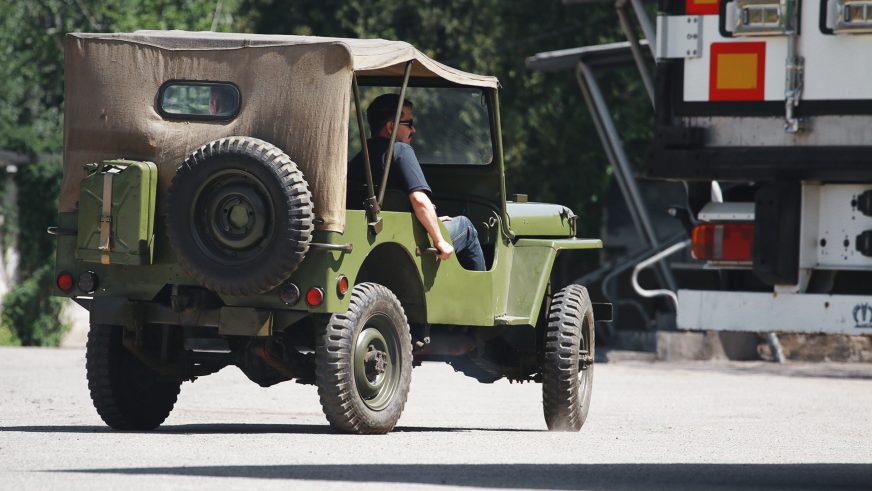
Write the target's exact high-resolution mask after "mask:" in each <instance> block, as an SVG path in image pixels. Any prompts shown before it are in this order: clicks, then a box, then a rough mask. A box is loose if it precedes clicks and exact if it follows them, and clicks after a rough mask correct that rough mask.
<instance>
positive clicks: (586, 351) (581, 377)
mask: <svg viewBox="0 0 872 491" xmlns="http://www.w3.org/2000/svg"><path fill="white" fill-rule="evenodd" d="M586 326H587V323H585V324H584V325H583V326H582V329H581V334H580V336H579V338H580V343H579V346H578V393H579V396H580V395H581V394H584V393H585V391H587V389H588V384H589V383H590V373H591V370H592V368H593V358H592V357H593V354H592V353H591V350H590V338H589V337H588V335H587V329H586ZM578 401H579V403H580V402H581V397H579V398H578Z"/></svg>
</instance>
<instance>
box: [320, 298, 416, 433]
mask: <svg viewBox="0 0 872 491" xmlns="http://www.w3.org/2000/svg"><path fill="white" fill-rule="evenodd" d="M411 375H412V339H411V335H410V333H409V324H408V321H407V320H406V314H405V313H404V312H403V307H402V305H400V301H399V300H397V297H396V296H395V295H394V294H393V293H392V292H391V291H390V290H388V289H387V288H385V287H384V286H382V285H378V284H375V283H360V284H358V285H357V286H355V287H354V289H352V291H351V303H350V305H349V306H348V310H347V311H346V312H343V313H337V314H333V316H331V317H330V321H329V322H328V323H327V325H326V326H324V327H323V329H322V330H321V332H320V333H319V334H318V338H317V339H316V348H315V381H316V384H317V386H318V395H319V396H320V399H321V406H322V408H323V410H324V414H325V415H326V416H327V421H328V422H329V423H330V425H331V426H332V427H333V428H335V429H337V430H340V431H345V432H349V433H358V434H377V433H387V432H389V431H391V430H392V429H393V428H394V426H395V425H396V424H397V420H399V419H400V415H401V414H402V412H403V408H404V407H405V405H406V398H407V397H408V394H409V381H410V379H411Z"/></svg>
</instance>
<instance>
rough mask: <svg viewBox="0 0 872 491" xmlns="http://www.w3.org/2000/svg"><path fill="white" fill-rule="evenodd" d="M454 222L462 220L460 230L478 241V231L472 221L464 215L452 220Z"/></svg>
mask: <svg viewBox="0 0 872 491" xmlns="http://www.w3.org/2000/svg"><path fill="white" fill-rule="evenodd" d="M452 220H460V224H461V227H460V228H461V229H462V230H465V231H466V233H467V235H468V236H469V238H470V239H475V240H478V231H477V230H475V225H473V224H472V220H470V219H469V218H467V217H465V216H463V215H458V216H456V217H454V218H452Z"/></svg>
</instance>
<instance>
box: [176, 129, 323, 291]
mask: <svg viewBox="0 0 872 491" xmlns="http://www.w3.org/2000/svg"><path fill="white" fill-rule="evenodd" d="M165 220H166V226H167V235H168V237H169V240H170V244H171V246H172V248H173V250H174V251H175V254H176V260H177V261H178V263H179V265H180V266H181V267H182V269H183V270H184V271H185V272H186V273H188V274H189V275H190V276H191V277H193V278H194V279H195V280H196V281H197V282H198V283H200V284H201V285H203V286H205V287H206V288H209V289H210V290H213V291H216V292H218V293H223V294H227V295H235V296H243V295H254V294H257V293H263V292H266V291H269V290H271V289H273V288H275V287H276V286H278V285H280V284H281V283H282V282H283V281H285V280H286V279H287V278H288V277H289V276H290V275H291V273H293V272H294V270H296V269H297V266H299V264H300V262H302V260H303V257H305V255H306V252H307V251H308V250H309V242H310V241H311V238H312V220H313V214H312V194H311V193H310V192H309V186H308V184H306V180H305V179H304V178H303V174H302V173H301V172H300V170H299V169H298V168H297V165H296V164H295V163H294V162H292V161H291V159H290V157H288V156H287V155H286V154H285V153H284V152H282V151H281V150H280V149H279V148H277V147H276V146H274V145H272V144H270V143H267V142H265V141H263V140H258V139H256V138H249V137H243V136H232V137H228V138H221V139H219V140H215V141H212V142H209V143H207V144H205V145H203V146H202V147H200V148H198V149H197V150H196V151H195V152H194V153H192V154H191V155H190V156H189V157H188V158H187V159H185V162H184V163H183V164H182V166H181V167H179V169H178V171H177V172H176V175H175V177H174V178H173V181H172V184H171V185H170V189H169V192H168V194H167V198H166V205H165Z"/></svg>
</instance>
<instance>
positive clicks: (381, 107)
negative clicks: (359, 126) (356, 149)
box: [366, 94, 412, 136]
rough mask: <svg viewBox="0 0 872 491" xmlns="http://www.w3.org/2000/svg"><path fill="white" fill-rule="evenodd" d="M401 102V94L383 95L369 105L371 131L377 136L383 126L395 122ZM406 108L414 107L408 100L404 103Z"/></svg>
mask: <svg viewBox="0 0 872 491" xmlns="http://www.w3.org/2000/svg"><path fill="white" fill-rule="evenodd" d="M399 102H400V94H382V95H380V96H378V97H376V98H375V99H374V100H373V101H372V102H370V103H369V107H367V108H366V121H367V123H369V131H370V132H371V133H372V135H373V136H375V134H376V133H378V132H379V130H381V128H382V126H384V125H385V123H387V122H388V121H393V120H394V116H396V115H397V104H399ZM403 106H404V107H412V101H410V100H409V99H408V98H407V99H405V100H404V101H403Z"/></svg>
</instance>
